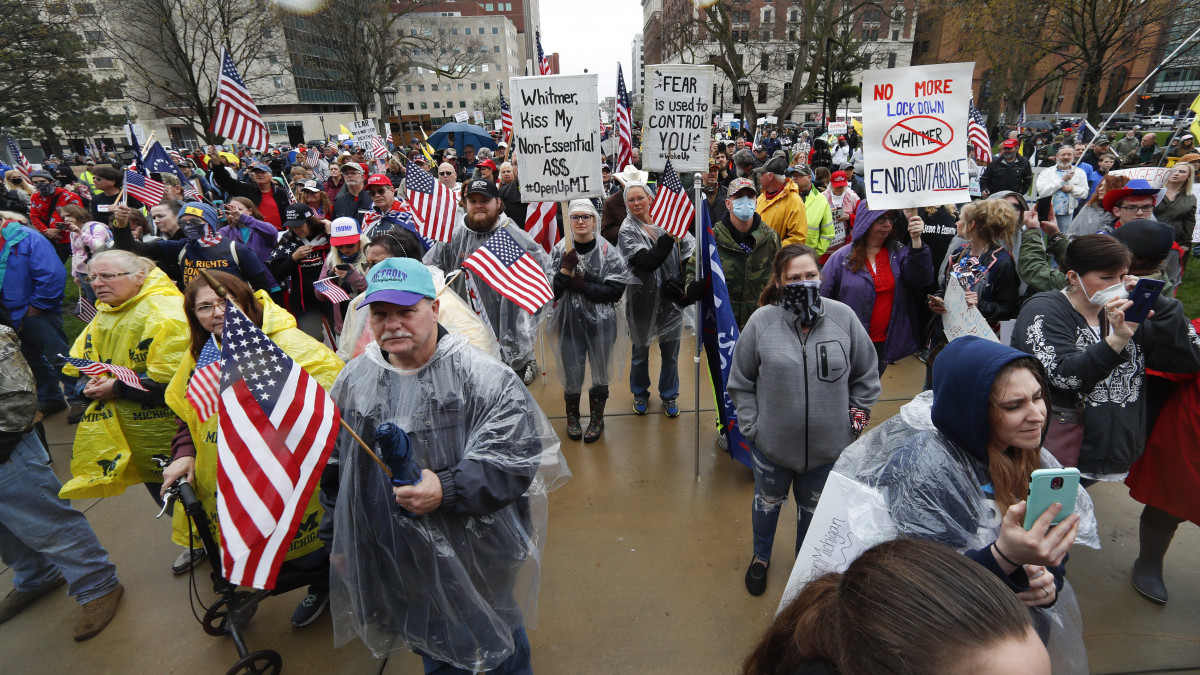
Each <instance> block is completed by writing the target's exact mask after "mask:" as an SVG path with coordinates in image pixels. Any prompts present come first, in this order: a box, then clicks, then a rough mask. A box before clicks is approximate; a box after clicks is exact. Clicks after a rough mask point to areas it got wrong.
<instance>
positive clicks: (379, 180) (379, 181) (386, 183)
mask: <svg viewBox="0 0 1200 675" xmlns="http://www.w3.org/2000/svg"><path fill="white" fill-rule="evenodd" d="M367 185H368V186H371V185H380V186H383V187H389V188H390V187H392V179H390V178H388V177H387V176H385V175H383V174H381V173H377V174H374V175H373V176H371V177H370V178H368V179H367Z"/></svg>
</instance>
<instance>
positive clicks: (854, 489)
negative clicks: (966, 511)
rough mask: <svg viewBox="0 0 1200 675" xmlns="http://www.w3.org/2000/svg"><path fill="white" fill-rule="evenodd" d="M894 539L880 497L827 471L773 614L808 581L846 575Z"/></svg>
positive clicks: (894, 532)
mask: <svg viewBox="0 0 1200 675" xmlns="http://www.w3.org/2000/svg"><path fill="white" fill-rule="evenodd" d="M895 538H896V529H895V525H894V523H893V520H892V515H891V513H890V512H889V511H888V507H887V502H885V501H884V499H883V495H882V494H880V493H879V491H878V490H874V489H872V488H869V487H867V486H866V485H863V484H862V483H859V482H858V481H855V480H851V479H850V478H847V477H846V476H843V475H842V474H840V473H838V472H837V471H831V472H830V473H829V479H828V480H827V481H826V482H825V487H824V489H822V490H821V501H819V502H817V508H816V510H815V511H814V512H813V519H812V522H811V523H810V524H809V526H808V534H806V535H805V536H804V543H803V544H802V545H801V546H800V552H799V553H798V554H797V555H796V564H795V565H794V566H793V567H792V573H791V575H790V576H789V577H788V582H787V587H786V588H784V589H783V599H782V600H780V601H779V609H777V610H776V614H778V613H779V612H780V611H782V610H783V608H784V607H787V606H788V604H789V603H791V601H792V600H793V599H794V598H795V597H796V596H797V595H799V594H800V591H801V590H803V589H804V586H805V584H807V583H808V582H810V581H812V580H813V579H815V578H817V577H819V576H821V575H822V574H825V573H827V572H845V571H846V568H847V567H849V566H850V563H852V562H854V561H855V559H857V558H858V556H860V555H862V554H863V552H864V551H866V550H867V549H869V548H871V547H872V546H874V545H875V544H878V543H881V542H885V541H890V540H892V539H895Z"/></svg>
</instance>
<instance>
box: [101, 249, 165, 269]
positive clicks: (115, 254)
mask: <svg viewBox="0 0 1200 675" xmlns="http://www.w3.org/2000/svg"><path fill="white" fill-rule="evenodd" d="M105 260H109V261H112V263H113V264H115V265H116V266H117V267H120V268H121V270H122V271H124V272H130V273H133V274H136V273H138V272H141V273H143V274H149V273H150V271H151V270H153V269H154V268H155V267H157V265H155V264H154V261H153V260H151V259H149V258H143V257H142V256H140V255H138V254H136V253H133V252H130V251H123V250H121V249H116V248H114V249H109V250H107V251H100V252H99V253H97V254H96V255H93V256H92V259H91V260H89V261H88V267H89V268H90V267H91V266H92V265H94V264H96V263H97V262H102V261H105Z"/></svg>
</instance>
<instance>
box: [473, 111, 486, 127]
mask: <svg viewBox="0 0 1200 675" xmlns="http://www.w3.org/2000/svg"><path fill="white" fill-rule="evenodd" d="M471 114H472V115H474V116H475V124H483V111H482V110H476V111H475V112H473V113H471Z"/></svg>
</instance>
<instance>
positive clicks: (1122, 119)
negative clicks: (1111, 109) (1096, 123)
mask: <svg viewBox="0 0 1200 675" xmlns="http://www.w3.org/2000/svg"><path fill="white" fill-rule="evenodd" d="M1110 115H1112V113H1100V122H1104V120H1106V119H1108V118H1109V116H1110ZM1135 126H1145V124H1144V123H1143V122H1142V116H1141V115H1133V114H1128V113H1117V114H1116V115H1113V118H1112V121H1111V122H1109V123H1108V128H1109V129H1112V130H1114V131H1128V130H1130V129H1132V128H1134V127H1135Z"/></svg>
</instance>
